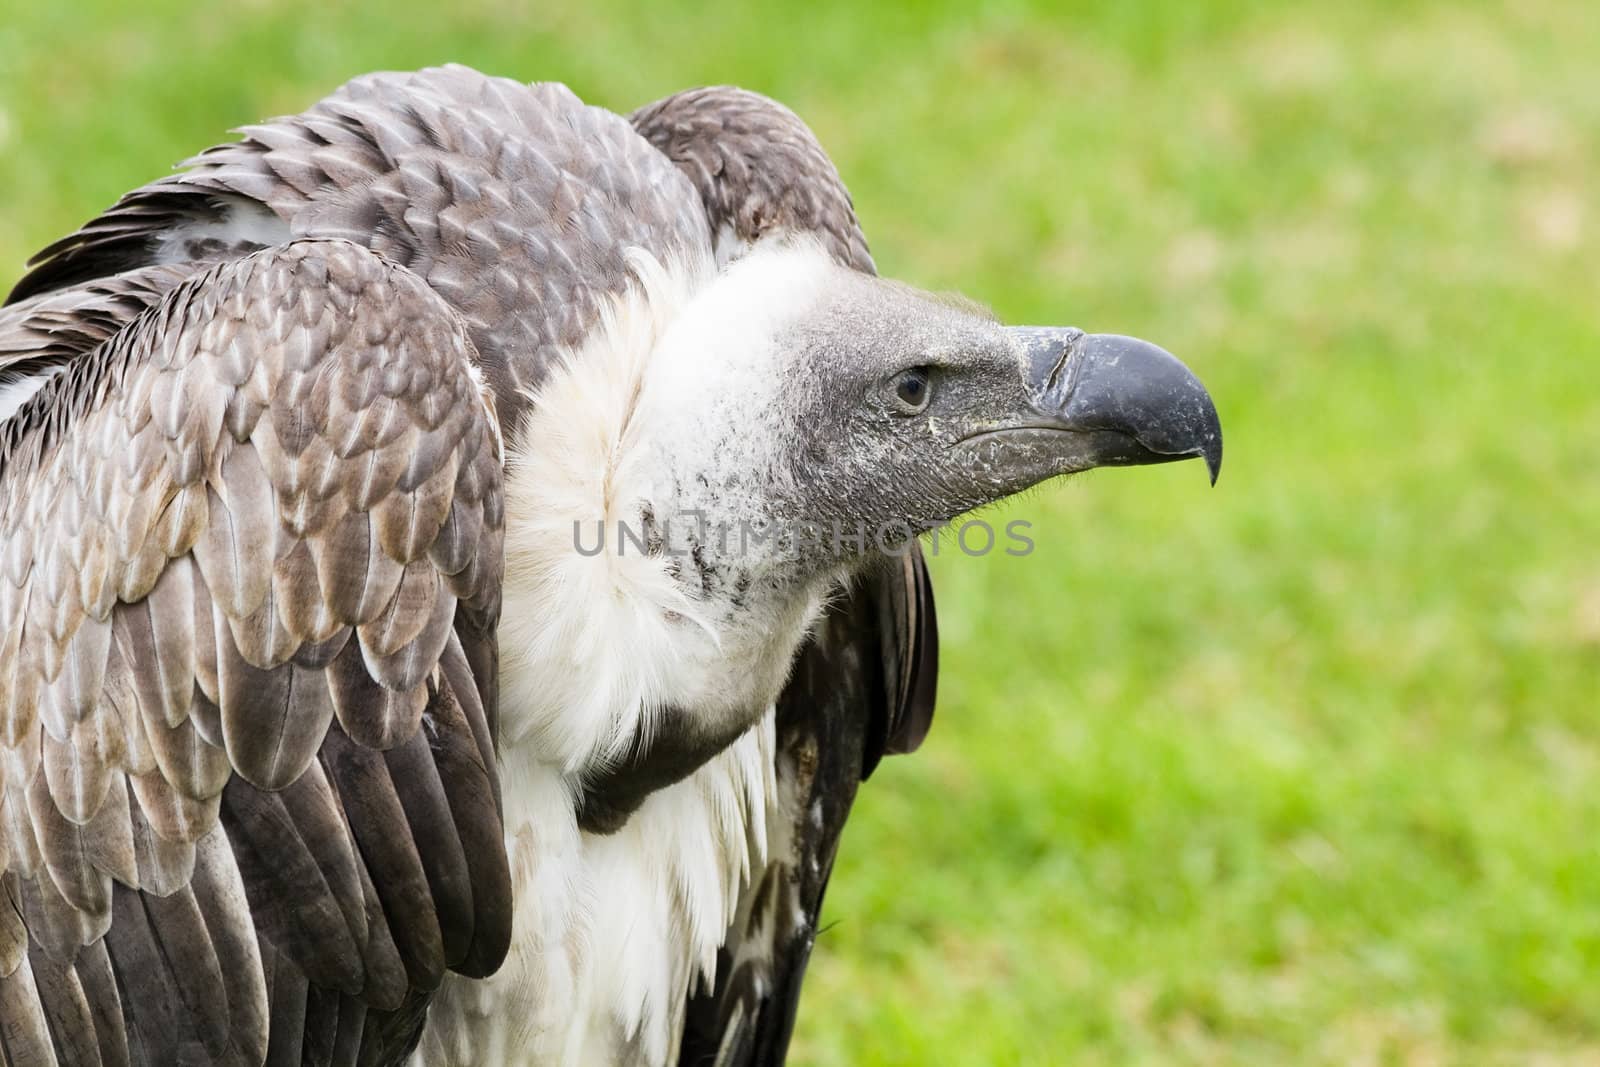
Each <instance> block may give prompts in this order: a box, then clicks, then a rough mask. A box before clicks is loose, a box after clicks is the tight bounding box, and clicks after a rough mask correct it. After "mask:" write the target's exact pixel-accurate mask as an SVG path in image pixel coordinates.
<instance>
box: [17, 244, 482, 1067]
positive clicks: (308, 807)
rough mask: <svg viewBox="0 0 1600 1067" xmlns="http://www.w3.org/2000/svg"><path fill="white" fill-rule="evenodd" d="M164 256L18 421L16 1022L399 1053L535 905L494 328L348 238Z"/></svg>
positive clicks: (163, 1042)
mask: <svg viewBox="0 0 1600 1067" xmlns="http://www.w3.org/2000/svg"><path fill="white" fill-rule="evenodd" d="M153 277H154V278H155V280H154V281H152V282H151V284H150V285H148V286H146V287H145V288H143V289H139V290H138V291H137V292H136V295H134V296H133V297H129V298H126V299H125V298H124V297H122V296H117V295H115V294H112V295H109V296H107V297H106V298H105V299H107V300H110V301H113V302H114V304H115V307H114V309H113V310H112V311H110V312H107V314H108V315H109V316H111V318H114V317H115V315H116V314H119V313H120V314H123V315H124V326H123V327H118V328H115V329H113V327H114V326H115V323H114V322H112V321H110V319H108V320H107V321H106V322H105V323H104V324H101V323H98V322H91V323H90V325H88V326H86V327H85V328H84V329H83V330H81V331H79V332H78V333H71V332H70V331H69V332H68V333H66V334H65V335H64V336H65V337H66V338H67V339H66V340H64V341H63V342H62V345H63V352H65V353H66V357H67V358H69V359H70V365H69V366H68V367H67V369H66V370H65V371H64V372H63V373H61V374H60V375H58V376H57V377H56V378H54V379H52V380H51V381H50V382H49V383H48V384H47V385H46V386H45V387H44V389H43V390H42V391H41V392H40V394H39V395H38V396H36V397H35V398H34V400H33V401H32V402H30V404H29V405H27V406H26V407H24V409H23V410H22V411H21V412H20V413H19V414H18V415H17V416H16V417H14V418H12V419H10V420H7V421H6V422H5V423H3V424H0V537H3V538H4V541H3V543H4V545H5V553H4V556H3V564H0V632H3V633H6V634H8V635H13V636H12V637H11V638H10V639H9V640H8V641H5V642H0V740H3V741H4V746H3V747H0V768H3V777H4V801H3V807H4V811H3V815H4V818H3V819H0V823H3V825H4V826H5V834H4V835H3V836H4V841H5V845H6V848H5V850H4V851H5V854H6V855H5V858H6V863H5V867H4V874H3V882H4V885H5V888H6V894H5V897H4V899H3V900H0V905H4V906H3V907H0V1043H4V1046H5V1053H6V1056H7V1058H8V1060H9V1061H11V1062H27V1063H34V1062H38V1063H49V1062H59V1063H63V1064H65V1063H92V1062H96V1060H97V1059H98V1061H99V1062H105V1063H136V1064H137V1063H149V1064H155V1063H162V1064H165V1063H174V1062H184V1063H191V1062H192V1063H230V1062H241V1063H243V1062H260V1060H261V1058H262V1057H263V1056H264V1055H266V1054H267V1052H268V1050H269V1046H270V1050H271V1053H272V1055H273V1057H274V1058H276V1057H277V1056H278V1055H279V1054H280V1053H286V1052H287V1051H289V1046H290V1044H293V1045H294V1048H295V1049H296V1050H299V1049H300V1047H301V1045H300V1043H301V1042H302V1040H303V1041H304V1042H305V1043H307V1044H306V1046H305V1047H306V1048H307V1049H309V1048H310V1047H311V1046H312V1045H315V1046H316V1047H317V1048H318V1049H319V1050H320V1051H319V1052H318V1053H317V1055H318V1057H319V1060H318V1061H319V1062H320V1061H321V1060H320V1057H322V1056H324V1055H327V1056H331V1055H333V1052H334V1050H335V1049H336V1048H338V1049H342V1050H343V1053H342V1054H343V1055H345V1056H346V1059H345V1060H341V1061H338V1062H353V1057H355V1056H357V1055H358V1054H359V1055H360V1056H363V1057H368V1058H371V1059H374V1060H376V1061H383V1060H385V1059H386V1058H389V1057H393V1056H398V1055H400V1054H401V1053H403V1051H404V1050H405V1048H406V1047H407V1044H408V1043H409V1042H410V1041H411V1040H412V1038H413V1037H414V1034H415V1030H416V1027H417V1025H419V1024H420V1019H421V1016H420V1014H419V1013H418V1011H417V1010H416V1009H417V1004H418V1003H419V1002H420V1003H425V998H426V994H427V993H428V991H429V990H431V989H432V988H433V987H435V986H436V985H437V983H438V981H439V979H440V976H441V975H442V974H443V973H444V971H445V970H447V969H451V968H455V969H459V970H463V971H466V972H468V973H475V974H481V973H484V972H485V971H487V970H490V969H492V968H493V967H494V966H495V965H496V964H497V963H498V961H499V959H500V958H501V957H502V956H503V954H504V952H505V950H506V946H507V942H508V939H509V934H510V880H509V873H508V871H507V870H506V865H505V856H504V851H503V848H502V846H501V844H500V833H501V830H500V823H499V812H498V804H497V801H496V789H497V786H496V780H495V773H494V769H493V766H492V754H491V753H490V751H489V749H488V747H487V746H486V745H485V744H484V743H483V739H484V738H487V737H490V736H492V735H491V734H490V729H489V725H488V723H487V722H486V721H485V710H484V701H483V697H482V694H481V693H480V691H479V689H478V686H479V685H481V684H483V683H482V682H481V681H480V680H479V679H477V678H476V676H475V675H474V673H473V669H472V666H471V664H472V662H473V661H474V659H476V660H478V661H479V662H481V661H482V660H483V659H484V655H483V654H482V653H477V654H475V656H469V655H468V653H467V651H466V648H465V647H464V645H463V637H462V636H458V635H464V637H465V639H466V640H467V641H470V642H471V643H472V644H473V645H474V646H478V645H482V644H484V643H485V642H488V643H490V645H491V651H490V653H489V654H488V658H489V661H490V662H492V640H493V637H492V635H493V622H494V619H495V617H496V615H497V613H498V605H499V580H500V579H499V567H500V527H499V521H500V515H501V513H502V508H501V507H500V503H499V501H498V499H497V498H496V494H498V493H499V492H500V483H499V456H498V443H497V440H496V436H495V433H496V431H495V428H494V426H493V425H492V421H491V417H490V415H489V411H488V407H487V405H486V403H485V401H484V398H483V396H482V395H481V394H480V387H479V385H478V384H477V382H476V381H475V380H474V378H473V376H472V373H471V370H470V367H471V364H472V361H473V359H474V352H473V347H472V342H471V340H470V337H469V335H468V333H467V330H466V329H465V327H464V326H463V325H462V324H461V322H460V320H459V318H458V316H457V315H456V314H455V313H454V312H453V311H452V310H451V309H450V308H449V307H447V306H446V305H445V304H444V302H443V301H442V300H441V299H440V298H439V297H438V296H437V295H436V294H434V293H433V292H432V291H431V290H429V289H428V288H427V286H426V285H425V284H424V283H423V282H421V281H420V280H419V279H417V278H415V277H414V276H413V275H411V274H410V273H409V272H407V271H405V270H403V269H400V268H398V267H396V266H394V265H392V264H388V263H385V262H383V261H382V260H380V259H378V258H377V257H375V256H374V255H372V254H371V253H370V252H368V251H366V250H364V249H361V248H359V247H357V246H355V245H352V244H348V243H345V242H338V241H301V242H295V243H291V244H288V245H284V246H282V247H280V248H277V249H273V250H269V251H265V252H261V253H258V254H256V255H253V256H250V257H248V258H245V259H242V260H238V261H237V262H233V263H228V264H226V265H222V266H219V267H216V268H214V269H211V270H208V271H205V272H202V273H199V274H196V275H194V276H192V277H191V278H190V279H189V280H188V281H186V282H183V283H181V284H178V285H176V286H175V287H170V289H169V291H167V292H166V294H165V295H164V296H154V291H155V289H156V288H157V287H158V286H159V284H161V283H164V282H165V281H166V280H168V278H167V276H166V274H165V273H164V269H158V270H157V271H155V272H154V274H153ZM147 280H148V279H147ZM118 284H120V283H118ZM109 291H110V290H109V288H108V292H109ZM69 295H70V294H69ZM146 295H152V297H153V298H152V299H151V300H150V301H149V302H148V303H146V302H145V296H146ZM75 298H78V299H82V297H81V294H79V296H78V297H75ZM51 299H52V298H45V300H44V301H41V302H38V303H36V304H34V305H32V309H31V311H30V312H29V314H30V315H31V316H32V318H31V319H30V320H29V321H30V322H39V321H44V320H43V319H41V317H40V316H41V314H42V312H41V308H44V306H45V305H46V304H48V303H49V302H50V300H51ZM57 299H58V300H66V299H67V297H66V296H63V297H61V298H57ZM95 307H96V309H97V310H96V312H95V313H96V314H98V313H99V310H98V309H99V308H100V305H95ZM130 312H131V315H130ZM92 318H93V316H91V319H92ZM129 318H131V321H128V320H129ZM27 328H28V329H33V328H34V327H32V326H30V327H27ZM102 329H104V331H105V332H106V335H107V336H108V337H109V338H110V339H109V340H104V341H101V342H100V343H98V344H97V345H94V346H89V345H88V341H89V340H90V339H91V338H92V337H93V336H94V334H95V332H96V331H99V330H102ZM0 347H3V344H0ZM67 350H70V352H68V351H67ZM396 515H399V516H402V517H401V518H398V519H397V518H395V517H394V516H396ZM397 526H398V527H399V529H398V531H397V530H396V529H395V528H396V527H397ZM461 685H467V686H468V687H469V688H470V689H471V692H470V693H467V694H458V693H457V692H456V691H455V690H456V687H458V686H461ZM374 698H375V699H374ZM424 723H426V724H427V727H426V729H423V728H422V727H421V724H424ZM383 749H387V750H388V751H383ZM8 917H9V918H8ZM19 920H20V921H19ZM280 991H281V992H282V995H281V996H280ZM396 1012H399V1013H400V1015H398V1016H396V1017H395V1021H394V1022H392V1023H387V1024H386V1023H384V1022H383V1021H382V1019H381V1017H382V1016H385V1015H386V1014H392V1013H396ZM300 1026H303V1027H304V1030H305V1032H304V1034H301V1033H298V1032H297V1033H296V1034H295V1035H294V1037H293V1039H292V1041H291V1039H290V1038H289V1037H288V1036H287V1035H286V1033H285V1027H300ZM382 1043H387V1045H388V1047H387V1048H384V1047H376V1046H377V1045H378V1044H382ZM29 1056H33V1057H36V1058H34V1059H29V1058H28V1057H29ZM294 1062H299V1059H298V1056H296V1057H295V1059H294Z"/></svg>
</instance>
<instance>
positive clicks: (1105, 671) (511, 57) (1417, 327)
mask: <svg viewBox="0 0 1600 1067" xmlns="http://www.w3.org/2000/svg"><path fill="white" fill-rule="evenodd" d="M445 60H457V61H462V62H467V63H471V64H474V65H477V66H479V67H482V68H484V69H486V70H489V71H492V72H495V73H502V74H510V75H514V76H517V77H523V78H528V79H534V78H550V79H559V80H563V81H566V82H568V83H570V84H571V85H572V86H573V87H574V88H575V89H576V90H577V91H578V92H579V93H580V95H582V96H584V97H585V98H587V99H588V100H590V101H591V102H595V103H601V104H606V105H610V106H614V107H617V108H620V109H626V108H629V107H632V106H634V105H636V104H638V103H641V102H643V101H646V100H649V99H653V98H655V97H657V96H660V95H663V94H665V93H667V92H669V91H672V90H675V89H678V88H681V87H684V86H687V85H692V84H698V83H706V82H737V83H740V84H743V85H746V86H749V87H751V88H755V89H759V90H762V91H764V92H767V93H770V94H772V95H775V96H777V97H779V98H781V99H783V100H785V101H786V102H788V103H789V104H791V105H792V106H794V107H795V108H796V109H797V110H798V111H799V112H800V113H801V114H802V115H803V116H805V117H806V118H807V119H808V120H809V121H810V122H811V123H812V124H813V125H814V126H815V128H816V130H817V131H818V133H819V135H820V136H821V138H822V140H823V142H824V144H826V145H827V147H828V148H829V149H830V150H831V152H832V153H833V155H834V157H835V159H836V160H837V161H838V163H839V166H840V169H841V170H842V171H843V173H844V175H845V178H846V180H847V181H848V182H849V183H850V186H851V188H852V190H853V191H854V193H855V196H856V203H857V206H858V208H859V210H860V215H861V218H862V220H863V222H864V224H865V226H866V229H867V233H868V235H869V237H870V238H871V241H872V245H873V251H874V252H875V253H876V255H877V258H878V263H879V265H880V267H881V268H882V269H883V270H884V271H885V273H889V274H893V275H897V276H900V277H903V278H906V279H909V280H911V281H914V282H916V283H919V284H921V285H924V286H929V287H934V288H959V289H961V290H963V291H965V292H966V293H968V294H970V295H972V296H974V297H976V298H979V299H981V300H983V301H986V302H988V303H990V304H992V305H993V306H994V307H995V309H996V310H997V311H998V312H999V313H1000V314H1001V315H1002V316H1003V317H1005V318H1006V319H1007V320H1008V321H1014V322H1050V323H1055V322H1071V323H1075V324H1078V325H1082V326H1086V327H1090V328H1093V329H1099V330H1111V331H1120V332H1127V333H1135V334H1140V335H1143V336H1147V337H1150V338H1153V339H1157V340H1159V341H1161V342H1162V343H1164V344H1166V345H1167V346H1168V347H1170V348H1172V349H1173V350H1175V351H1176V352H1178V353H1179V354H1180V355H1182V356H1183V357H1184V358H1185V359H1186V360H1187V361H1188V362H1189V363H1190V365H1191V366H1193V367H1194V368H1195V369H1196V370H1197V371H1198V372H1199V373H1200V374H1201V375H1202V377H1204V378H1205V380H1206V381H1207V382H1208V384H1209V385H1210V386H1211V388H1212V390H1213V392H1214V394H1215V395H1216V398H1217V402H1218V406H1219V408H1220V409H1221V411H1222V415H1223V421H1224V425H1225V427H1226V430H1227V439H1228V460H1227V464H1226V467H1225V469H1224V472H1223V477H1222V480H1221V482H1220V484H1219V485H1218V486H1217V488H1216V489H1214V490H1212V489H1208V488H1207V487H1206V486H1205V484H1204V482H1205V479H1204V477H1203V475H1202V473H1201V470H1200V469H1199V467H1198V466H1196V465H1194V464H1185V465H1180V466H1176V467H1165V468H1151V469H1143V470H1134V471H1112V472H1101V473H1097V474H1095V475H1092V476H1088V477H1083V478H1079V479H1076V480H1074V481H1073V482H1072V483H1071V484H1068V485H1055V486H1050V487H1047V488H1046V489H1045V490H1044V491H1042V492H1039V493H1037V494H1034V495H1032V496H1030V497H1029V498H1027V499H1025V500H1023V501H1021V502H1018V503H1016V504H1015V505H1014V506H1012V507H1010V508H1008V509H1006V510H1005V511H1004V512H1003V514H1002V515H1001V516H1000V517H1003V518H1006V519H1011V518H1025V519H1027V520H1029V521H1031V522H1033V523H1034V525H1035V531H1034V532H1035V537H1036V539H1037V541H1038V545H1039V547H1038V550H1037V552H1036V553H1035V554H1034V555H1032V556H1031V557H1028V558H1025V559H1012V558H1008V557H1005V556H1000V555H997V556H993V557H989V558H985V559H966V558H962V557H960V556H954V557H952V556H951V555H949V553H948V552H947V553H946V554H945V555H944V556H942V558H941V559H940V560H939V561H938V564H937V566H936V570H937V575H936V577H937V582H938V587H939V597H940V607H941V625H942V630H943V634H944V653H943V655H944V660H943V671H942V676H941V694H940V695H941V700H940V709H939V717H938V720H937V722H936V725H935V730H934V732H933V734H932V737H931V739H930V740H929V742H928V744H927V746H926V747H925V748H924V750H923V751H922V752H921V753H920V754H919V755H917V756H916V757H914V758H910V759H899V760H894V761H891V762H890V763H888V764H886V765H885V766H884V767H883V769H882V770H881V771H880V772H879V774H878V776H877V777H876V778H875V779H874V780H873V781H872V782H871V783H870V784H869V786H868V788H867V789H866V791H865V793H864V794H863V799H862V801H861V803H860V805H859V807H858V810H857V813H856V816H855V818H854V821H853V822H852V824H851V827H850V830H849V833H848V834H847V837H846V843H845V848H844V851H843V854H842V857H841V859H840V862H839V867H838V870H837V873H836V876H835V879H834V885H833V888H832V891H831V894H830V897H829V902H828V918H829V920H830V921H831V923H832V924H833V925H832V926H831V927H830V929H829V930H828V932H827V933H826V935H825V936H824V937H823V938H822V940H821V942H820V945H819V948H818V951H817V955H816V959H815V962H814V964H813V967H812V974H811V978H810V984H809V986H808V989H807V993H806V997H805V1001H804V1004H803V1007H802V1011H801V1023H800V1027H799V1033H798V1036H797V1039H796V1042H795V1047H794V1056H793V1061H794V1062H796V1063H799V1064H934V1063H938V1064H945V1063H952V1064H989V1063H1000V1064H1006V1063H1030V1064H1046V1063H1063V1062H1074V1063H1083V1064H1120V1063H1172V1064H1188V1063H1194V1064H1206V1063H1217V1064H1233V1063H1242V1064H1283V1063H1313V1064H1317V1063H1328V1064H1335V1063H1337V1064H1345V1063H1352V1064H1407V1065H1410V1064H1417V1065H1435V1064H1454V1063H1464V1064H1467V1063H1474V1064H1475V1063H1482V1064H1525V1063H1528V1064H1542V1065H1554V1064H1594V1063H1600V855H1597V851H1596V839H1597V837H1600V781H1597V773H1600V715H1597V713H1596V707H1595V701H1596V697H1597V695H1600V477H1597V474H1596V471H1595V466H1594V465H1595V463H1596V457H1597V453H1600V368H1597V366H1596V355H1597V341H1600V299H1597V297H1600V240H1597V227H1600V217H1597V213H1600V194H1597V190H1600V171H1597V158H1600V157H1597V149H1600V9H1597V8H1596V7H1595V5H1594V4H1593V3H1592V0H1526V2H1522V3H1518V4H1516V5H1510V4H1506V5H1499V4H1447V3H1436V4H1416V5H1410V4H1387V3H1366V2H1359V3H1349V4H1318V5H1304V6H1298V7H1291V6H1286V5H1278V4H1266V3H1261V4H1255V3H1246V2H1220V3H1196V2H1182V0H1174V2H1172V3H1163V4H1131V3H1130V4H1120V5H1090V4H1066V5H1059V6H1057V5H1048V4H1028V3H1023V2H1017V0H986V2H983V3H970V2H956V0H946V2H934V3H926V4H920V3H919V4H899V5H895V4H869V3H866V2H865V0H859V2H826V3H823V2H810V3H804V4H797V3H791V4H783V5H768V6H747V7H741V8H739V9H738V10H736V11H735V10H727V11H719V10H714V9H712V8H710V7H709V6H706V5H702V4H699V3H691V2H688V0H669V2H662V0H657V2H654V3H650V4H648V5H644V4H641V5H638V6H636V7H635V6H632V5H628V4H624V3H620V2H618V0H600V2H595V0H589V2H586V3H581V4H580V3H562V4H551V3H532V2H517V3H513V2H509V0H502V2H493V0H469V2H465V3H457V4H443V3H436V2H429V3H422V2H414V0H396V2H393V3H386V4H370V5H365V6H357V5H352V4H338V3H329V2H320V0H319V2H313V0H287V2H259V0H257V2H243V3H231V4H195V3H189V2H177V0H154V2H149V3H144V4H140V5H125V4H122V3H116V2H112V0H65V2H63V3H60V4H54V5H51V4H44V3H28V4H21V3H19V2H18V0H0V191H3V192H0V195H3V197H4V209H3V210H0V283H9V281H10V279H11V278H13V277H14V276H15V275H16V274H17V273H19V272H20V269H21V263H22V259H23V257H24V256H25V254H27V253H28V252H30V251H32V250H33V249H35V248H37V247H39V246H40V245H42V244H44V243H45V242H47V241H48V240H50V239H51V238H53V237H55V236H57V235H58V234H60V233H62V232H64V231H65V230H67V229H69V228H70V227H72V226H74V225H75V224H76V223H78V222H79V221H80V220H82V219H83V218H84V217H86V216H87V215H89V214H90V213H92V212H94V211H95V210H97V209H99V208H100V207H102V206H103V205H105V204H107V203H108V202H109V201H110V200H111V199H113V198H114V197H115V196H116V195H117V194H118V193H120V192H121V191H123V190H124V189H126V188H129V187H131V186H133V185H136V184H138V183H140V182H142V181H144V180H146V179H148V178H151V177H153V176H156V175H158V174H160V173H163V171H164V169H165V168H166V167H167V166H168V165H169V164H170V163H172V162H174V161H176V160H177V159H179V158H182V157H183V156H185V155H187V154H189V153H190V152H192V151H194V150H196V149H198V148H200V147H202V146H204V145H206V144H209V143H212V142H213V141H216V140H219V139H221V138H222V135H223V131H224V130H225V129H227V128H228V127H230V126H232V125H236V124H238V123H241V122H244V121H248V120H252V119H255V118H257V117H260V116H264V115H268V114H276V113H282V112H288V111H295V110H298V109H300V108H301V107H303V106H305V105H307V104H309V103H310V102H311V101H312V100H314V99H315V98H317V97H318V96H319V95H321V94H322V93H324V92H325V91H327V90H330V89H332V88H333V87H335V86H336V85H337V84H339V83H340V82H341V81H343V80H344V79H345V78H347V77H349V76H351V75H354V74H357V73H360V72H363V71H366V70H369V69H374V68H380V67H391V68H392V67H409V66H417V65H423V64H427V63H433V62H439V61H445Z"/></svg>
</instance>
